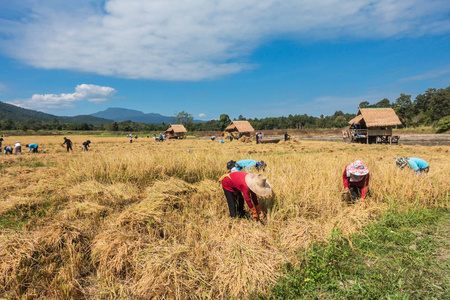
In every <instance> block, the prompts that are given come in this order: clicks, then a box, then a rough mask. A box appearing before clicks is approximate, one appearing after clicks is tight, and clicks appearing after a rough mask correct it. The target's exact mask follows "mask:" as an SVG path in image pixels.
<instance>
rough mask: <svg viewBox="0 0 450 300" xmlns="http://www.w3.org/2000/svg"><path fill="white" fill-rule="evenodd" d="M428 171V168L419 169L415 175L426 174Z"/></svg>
mask: <svg viewBox="0 0 450 300" xmlns="http://www.w3.org/2000/svg"><path fill="white" fill-rule="evenodd" d="M429 171H430V167H426V168H423V169H419V170H417V172H416V173H417V174H422V173H428V172H429Z"/></svg>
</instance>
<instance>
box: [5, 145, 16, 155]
mask: <svg viewBox="0 0 450 300" xmlns="http://www.w3.org/2000/svg"><path fill="white" fill-rule="evenodd" d="M13 150H14V149H13V147H11V146H6V147H5V151H4V153H5V155H8V154H13Z"/></svg>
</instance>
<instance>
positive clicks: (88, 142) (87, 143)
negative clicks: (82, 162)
mask: <svg viewBox="0 0 450 300" xmlns="http://www.w3.org/2000/svg"><path fill="white" fill-rule="evenodd" d="M90 143H91V141H90V140H87V141H86V142H84V143H83V144H82V145H83V152H84V151H88V150H89V144H90Z"/></svg>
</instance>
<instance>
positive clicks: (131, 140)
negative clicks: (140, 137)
mask: <svg viewBox="0 0 450 300" xmlns="http://www.w3.org/2000/svg"><path fill="white" fill-rule="evenodd" d="M131 143H133V136H132V135H131V134H130V144H131Z"/></svg>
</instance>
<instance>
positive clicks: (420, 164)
mask: <svg viewBox="0 0 450 300" xmlns="http://www.w3.org/2000/svg"><path fill="white" fill-rule="evenodd" d="M395 163H396V164H397V167H399V168H400V169H403V168H404V167H406V166H407V165H408V166H409V167H410V168H413V170H414V172H416V173H417V174H422V173H428V171H430V166H429V165H428V163H427V162H426V161H424V160H423V159H420V158H417V157H406V156H404V157H397V159H396V160H395Z"/></svg>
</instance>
